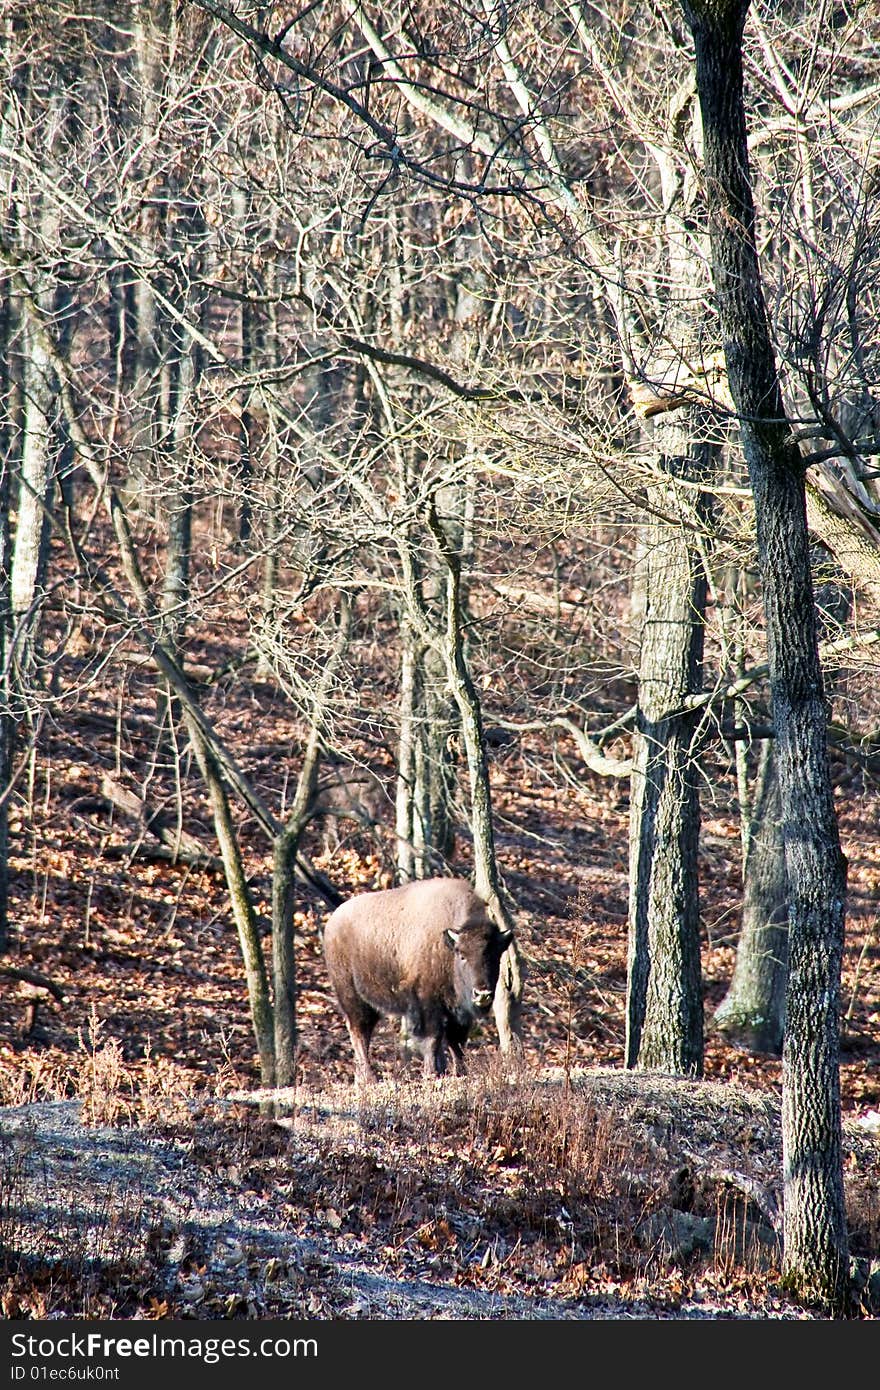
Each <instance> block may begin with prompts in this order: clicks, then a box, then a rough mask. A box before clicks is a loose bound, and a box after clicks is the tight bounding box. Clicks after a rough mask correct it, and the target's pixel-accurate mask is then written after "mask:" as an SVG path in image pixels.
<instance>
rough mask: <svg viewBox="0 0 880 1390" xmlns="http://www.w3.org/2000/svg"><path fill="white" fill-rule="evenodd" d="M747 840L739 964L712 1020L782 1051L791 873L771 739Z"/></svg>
mask: <svg viewBox="0 0 880 1390" xmlns="http://www.w3.org/2000/svg"><path fill="white" fill-rule="evenodd" d="M742 813H743V814H744V815H748V809H747V808H745V807H744V808H743V811H742ZM748 846H749V848H748V854H747V855H746V859H745V865H744V874H743V908H742V926H741V928H740V937H739V943H738V945H737V948H736V965H735V967H734V972H733V979H732V980H731V982H730V988H729V989H728V991H727V994H726V995H725V997H724V999H723V1000H722V1002H721V1003H720V1004H719V1006H718V1008H717V1009H716V1011H715V1014H714V1017H713V1020H712V1022H713V1025H714V1027H715V1028H717V1029H718V1030H719V1032H721V1033H723V1034H724V1036H725V1037H726V1038H727V1039H728V1040H729V1041H730V1042H732V1043H735V1044H736V1045H737V1046H738V1047H742V1048H745V1049H746V1050H747V1051H749V1052H756V1053H768V1054H770V1055H772V1056H775V1057H778V1056H779V1055H780V1054H781V1052H782V1040H783V1037H784V1036H785V995H786V985H787V981H788V875H787V874H786V871H785V845H784V843H783V838H782V822H781V818H780V796H779V776H778V773H777V770H776V757H775V752H774V749H773V747H772V745H770V746H769V747H768V748H767V750H766V755H765V756H763V757H762V758H761V764H760V768H759V772H758V785H757V787H756V791H755V797H754V806H753V811H752V815H751V827H750V833H749V836H748Z"/></svg>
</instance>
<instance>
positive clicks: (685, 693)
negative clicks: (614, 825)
mask: <svg viewBox="0 0 880 1390" xmlns="http://www.w3.org/2000/svg"><path fill="white" fill-rule="evenodd" d="M693 415H694V412H693V411H690V410H689V411H688V412H687V414H686V416H685V417H684V419H683V420H681V419H679V420H676V418H675V417H666V419H665V420H664V423H663V424H662V426H656V427H655V429H656V430H657V439H656V445H657V449H656V453H655V456H656V458H657V460H658V462H659V464H660V467H661V468H662V469H663V471H665V472H666V473H667V474H668V477H669V485H668V486H658V487H655V488H654V489H653V490H652V495H651V497H650V499H649V504H650V505H653V506H654V508H655V514H654V517H653V519H652V521H651V522H650V523H648V524H647V525H646V527H645V537H644V547H643V556H642V566H643V572H642V575H641V576H640V578H641V579H642V580H643V593H644V614H643V621H642V641H641V657H640V666H639V709H638V722H637V730H636V735H635V738H634V743H633V771H632V780H631V811H630V911H629V929H628V968H627V976H628V990H627V1038H626V1065H627V1066H628V1067H643V1068H649V1069H652V1070H658V1071H667V1072H674V1073H683V1074H685V1075H690V1076H700V1075H701V1074H702V1069H703V1001H702V988H701V972H700V917H699V892H698V867H697V854H698V839H699V824H700V807H699V796H698V789H697V772H696V759H697V750H696V747H695V736H696V732H697V726H698V720H699V716H698V715H697V713H696V712H695V711H688V712H686V713H677V712H676V711H680V710H681V709H682V708H683V707H684V705H685V703H686V701H687V699H688V697H689V696H691V695H695V694H697V693H699V691H700V689H701V687H702V670H703V636H704V614H705V605H706V591H707V581H706V573H705V567H704V565H703V562H702V560H701V558H700V555H699V552H698V550H697V548H696V547H695V546H694V544H693V540H692V535H691V531H692V529H693V526H694V525H696V526H698V527H702V526H703V525H705V518H706V514H707V512H708V506H709V503H708V499H707V497H706V496H704V494H703V493H701V492H699V491H696V490H694V489H691V488H689V489H687V490H681V492H679V490H677V489H676V487H675V480H676V477H681V476H686V477H687V478H688V480H689V481H691V482H693V481H695V480H697V479H698V478H701V477H702V476H705V473H706V469H707V467H708V466H709V458H710V452H711V451H710V449H709V446H700V445H695V444H693V442H692V441H693V440H694V439H696V438H698V434H697V430H698V423H697V421H696V420H695V419H694V418H692V417H693ZM691 498H693V499H695V501H694V503H693V504H691V503H690V501H689V499H691ZM689 505H693V506H694V509H695V510H694V514H692V515H691V516H690V517H688V516H687V515H686V512H685V511H682V513H681V519H682V524H681V525H675V524H671V523H670V522H669V521H667V520H665V519H664V518H665V517H668V516H669V514H670V511H671V510H673V511H674V510H676V509H679V508H687V507H688V506H689ZM688 521H689V522H690V525H688V524H687V523H688Z"/></svg>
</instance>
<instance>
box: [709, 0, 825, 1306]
mask: <svg viewBox="0 0 880 1390" xmlns="http://www.w3.org/2000/svg"><path fill="white" fill-rule="evenodd" d="M682 5H683V9H684V13H685V16H686V19H687V21H688V23H689V25H690V28H691V31H692V33H693V36H694V43H695V47H696V78H697V91H698V93H699V97H700V106H701V110H702V116H703V131H704V161H705V180H706V198H707V206H708V215H709V230H710V239H711V248H712V267H713V277H714V283H715V290H716V295H717V300H718V309H719V314H720V319H721V329H722V335H723V340H724V352H725V358H726V362H727V371H728V378H729V382H730V389H731V392H732V395H733V399H734V401H735V403H736V409H737V414H738V416H739V421H740V432H741V438H742V444H743V450H744V453H745V457H746V461H747V464H748V468H749V476H750V481H751V486H752V490H753V494H754V499H755V514H756V524H757V533H758V561H759V567H760V574H761V581H762V586H763V599H764V612H765V618H766V624H767V643H768V659H769V668H770V686H771V692H772V698H773V720H774V727H775V732H776V748H777V759H778V765H779V781H780V795H781V812H782V833H783V839H784V843H785V858H786V868H787V873H788V883H789V920H790V939H789V962H790V965H789V985H788V997H787V1030H786V1039H785V1046H784V1053H783V1155H784V1193H785V1216H784V1273H785V1278H786V1281H787V1283H788V1285H789V1287H791V1288H792V1289H795V1290H797V1291H799V1292H800V1293H801V1294H802V1295H803V1296H804V1297H807V1298H818V1299H820V1300H821V1301H822V1302H823V1303H825V1304H826V1305H827V1306H829V1307H830V1308H832V1309H834V1310H839V1309H841V1308H843V1307H844V1305H845V1303H846V1299H847V1278H848V1249H847V1228H846V1211H845V1206H844V1189H843V1173H842V1166H841V1120H840V1077H839V1011H840V969H841V959H842V954H843V939H844V912H845V894H846V861H845V859H844V856H843V854H842V852H841V848H840V841H839V837H838V829H837V820H836V815H835V810H834V801H833V796H832V787H831V775H830V768H829V763H828V753H827V743H826V722H827V710H826V701H825V695H824V690H823V683H822V671H821V664H820V661H819V653H818V635H817V628H816V614H815V606H814V598H813V586H812V580H811V574H810V554H809V542H808V534H807V519H806V503H805V495H804V469H803V464H802V461H801V457H800V453H799V450H798V447H797V444H796V442H795V439H794V437H793V434H792V430H791V427H790V425H789V423H788V420H787V418H786V415H785V410H784V406H783V402H782V394H781V389H780V385H779V377H778V373H777V368H776V361H775V356H774V352H773V347H772V341H771V336H770V328H769V324H768V321H767V313H766V306H765V301H764V295H763V288H762V284H761V276H760V267H759V262H758V255H757V248H756V242H755V211H754V203H753V199H752V188H751V182H750V175H749V162H748V146H747V139H746V120H745V106H744V99H743V66H742V43H743V28H744V24H745V17H746V13H747V9H748V0H682Z"/></svg>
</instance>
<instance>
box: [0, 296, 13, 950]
mask: <svg viewBox="0 0 880 1390" xmlns="http://www.w3.org/2000/svg"><path fill="white" fill-rule="evenodd" d="M11 339H12V304H11V301H10V297H9V295H8V293H7V291H6V286H5V285H2V286H0V952H3V951H5V950H6V947H7V943H8V939H9V784H10V781H11V778H12V758H13V739H14V736H15V722H14V720H13V717H12V687H11V683H10V678H9V661H10V656H11V651H10V645H11V641H12V594H11V579H12V538H11V536H10V533H9V501H10V497H11V494H12V488H11V478H12V459H13V434H14V420H13V418H12V409H11V407H12V394H13V393H12V382H11V379H10V373H9V367H8V364H9V357H10V351H11Z"/></svg>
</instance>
